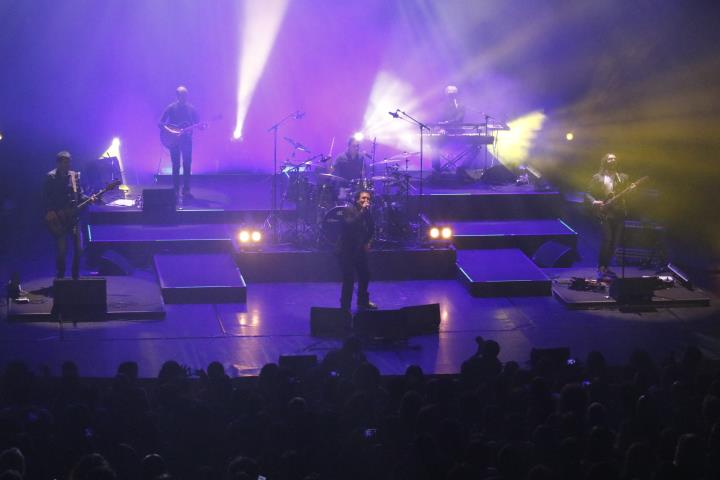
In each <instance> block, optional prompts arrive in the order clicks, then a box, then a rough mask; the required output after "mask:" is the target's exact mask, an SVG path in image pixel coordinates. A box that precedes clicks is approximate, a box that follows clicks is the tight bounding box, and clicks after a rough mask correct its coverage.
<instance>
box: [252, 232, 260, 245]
mask: <svg viewBox="0 0 720 480" xmlns="http://www.w3.org/2000/svg"><path fill="white" fill-rule="evenodd" d="M251 237H252V241H253V242H255V243H257V242H259V241H260V240H262V234H261V233H260V232H258V231H257V230H255V231H253V232H252V235H251Z"/></svg>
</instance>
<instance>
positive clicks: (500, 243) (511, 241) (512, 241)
mask: <svg viewBox="0 0 720 480" xmlns="http://www.w3.org/2000/svg"><path fill="white" fill-rule="evenodd" d="M549 240H553V241H556V242H558V243H561V244H563V245H567V246H568V247H570V248H575V245H576V244H577V240H576V239H575V238H567V237H566V236H564V235H549V236H528V237H518V236H513V235H498V236H492V237H481V236H478V237H474V236H456V237H454V238H453V244H454V245H455V248H457V249H458V250H481V249H484V250H492V249H505V248H517V249H519V250H522V251H523V253H524V254H525V255H528V256H531V255H532V254H533V253H534V252H535V251H536V250H537V249H538V248H540V245H542V244H543V243H545V242H547V241H549Z"/></svg>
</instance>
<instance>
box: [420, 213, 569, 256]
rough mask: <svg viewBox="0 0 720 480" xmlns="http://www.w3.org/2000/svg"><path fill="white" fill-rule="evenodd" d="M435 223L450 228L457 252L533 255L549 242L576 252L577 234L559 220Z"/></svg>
mask: <svg viewBox="0 0 720 480" xmlns="http://www.w3.org/2000/svg"><path fill="white" fill-rule="evenodd" d="M432 223H434V224H436V225H448V226H450V227H451V228H452V229H453V243H454V244H455V247H456V248H458V249H495V248H517V249H520V250H522V251H523V252H525V254H526V255H532V254H533V253H534V252H535V251H536V250H537V249H538V248H539V247H540V245H542V244H543V243H545V242H547V241H549V240H554V241H556V242H558V243H561V244H563V245H566V246H568V247H570V248H573V249H574V248H575V247H576V245H577V236H578V234H577V233H576V232H575V231H574V230H573V229H572V228H570V227H569V226H568V225H567V224H566V223H565V222H563V221H562V220H560V219H557V218H555V219H547V220H534V219H525V220H502V221H465V222H432Z"/></svg>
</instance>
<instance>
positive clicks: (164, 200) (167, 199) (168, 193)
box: [142, 188, 177, 215]
mask: <svg viewBox="0 0 720 480" xmlns="http://www.w3.org/2000/svg"><path fill="white" fill-rule="evenodd" d="M176 204H177V198H176V196H175V190H174V189H172V188H145V189H143V193H142V205H143V213H146V214H151V215H164V214H168V213H172V212H174V211H175V205H176Z"/></svg>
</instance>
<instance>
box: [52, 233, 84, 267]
mask: <svg viewBox="0 0 720 480" xmlns="http://www.w3.org/2000/svg"><path fill="white" fill-rule="evenodd" d="M68 240H70V241H71V242H72V246H73V258H72V272H71V273H72V278H78V277H79V276H80V254H81V253H82V243H81V241H80V227H79V226H78V225H75V226H73V227H72V228H71V229H70V230H69V231H68V232H66V233H64V234H62V235H60V236H58V237H55V245H56V247H57V249H56V257H55V276H56V277H57V278H63V277H65V259H66V257H67V249H68Z"/></svg>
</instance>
